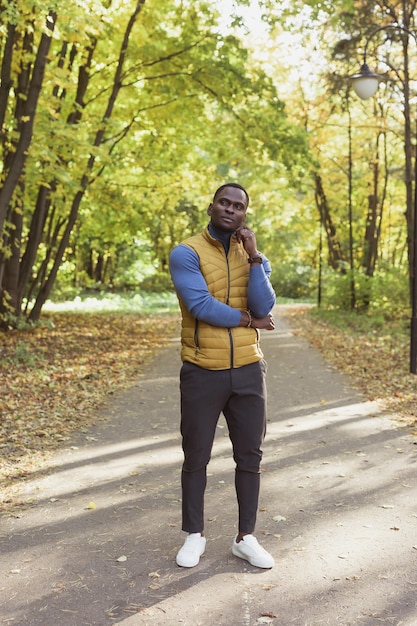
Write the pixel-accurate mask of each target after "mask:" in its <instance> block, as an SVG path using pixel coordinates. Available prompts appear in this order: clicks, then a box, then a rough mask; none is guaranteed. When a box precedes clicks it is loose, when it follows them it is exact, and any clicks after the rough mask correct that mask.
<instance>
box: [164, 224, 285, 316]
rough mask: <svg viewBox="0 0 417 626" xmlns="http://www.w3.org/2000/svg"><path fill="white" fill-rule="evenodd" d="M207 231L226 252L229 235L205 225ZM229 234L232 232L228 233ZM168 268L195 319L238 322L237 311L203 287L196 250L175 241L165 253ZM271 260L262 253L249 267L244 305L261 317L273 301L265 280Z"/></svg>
mask: <svg viewBox="0 0 417 626" xmlns="http://www.w3.org/2000/svg"><path fill="white" fill-rule="evenodd" d="M209 230H210V234H211V235H212V237H214V238H215V239H218V240H219V241H221V242H222V243H223V245H224V246H225V252H226V253H227V250H228V244H229V240H230V236H229V235H227V240H226V239H225V237H224V236H222V235H221V234H220V233H218V232H217V231H215V230H214V229H213V227H212V226H211V224H210V225H209ZM232 236H233V235H232ZM169 268H170V272H171V277H172V281H173V283H174V286H175V290H176V292H177V294H178V296H179V297H180V298H181V300H182V301H183V302H184V304H185V306H186V307H187V309H188V311H189V312H190V313H191V315H193V317H195V318H196V319H200V320H203V321H204V322H206V323H207V324H210V325H212V326H221V327H224V328H233V327H235V326H239V323H240V318H241V313H240V311H239V310H238V309H234V308H233V307H231V306H229V305H228V304H224V303H223V302H219V300H216V298H214V297H213V296H212V295H211V293H210V292H209V290H208V288H207V283H206V281H205V279H204V276H203V274H202V272H201V270H200V260H199V257H198V255H197V253H196V252H195V251H194V250H192V249H191V248H189V247H188V246H185V245H183V244H179V245H178V246H176V247H175V248H174V249H173V250H172V251H171V254H170V257H169ZM270 275H271V264H270V262H269V261H268V259H267V258H266V257H265V256H263V255H262V265H254V266H253V267H251V270H250V274H249V282H248V309H250V311H251V312H252V315H253V316H254V317H265V316H266V315H268V313H269V312H270V311H271V309H272V308H273V306H274V304H275V292H274V290H273V288H272V285H271V283H270V281H269V276H270Z"/></svg>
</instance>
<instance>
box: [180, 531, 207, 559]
mask: <svg viewBox="0 0 417 626" xmlns="http://www.w3.org/2000/svg"><path fill="white" fill-rule="evenodd" d="M205 549H206V538H205V537H202V536H201V534H200V533H190V534H189V535H188V537H187V539H186V540H185V542H184V545H183V546H182V548H181V550H179V552H178V554H177V558H176V561H177V565H179V566H180V567H195V566H196V565H198V563H199V562H200V556H201V555H202V554H204V550H205Z"/></svg>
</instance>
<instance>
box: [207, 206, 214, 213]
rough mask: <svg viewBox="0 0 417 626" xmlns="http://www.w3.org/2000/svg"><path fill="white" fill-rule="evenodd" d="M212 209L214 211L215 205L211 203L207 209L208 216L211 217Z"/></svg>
mask: <svg viewBox="0 0 417 626" xmlns="http://www.w3.org/2000/svg"><path fill="white" fill-rule="evenodd" d="M212 209H213V205H212V204H211V203H210V204H209V205H208V208H207V215H211V212H212Z"/></svg>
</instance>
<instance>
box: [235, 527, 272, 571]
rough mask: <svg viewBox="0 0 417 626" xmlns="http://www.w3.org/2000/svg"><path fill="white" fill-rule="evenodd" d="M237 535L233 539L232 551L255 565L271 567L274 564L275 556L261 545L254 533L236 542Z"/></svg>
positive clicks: (265, 567)
mask: <svg viewBox="0 0 417 626" xmlns="http://www.w3.org/2000/svg"><path fill="white" fill-rule="evenodd" d="M236 539H237V535H236V537H235V538H234V539H233V543H232V553H233V554H234V555H235V556H238V557H239V558H240V559H245V560H246V561H249V563H250V564H251V565H254V566H255V567H262V568H264V569H270V568H271V567H273V566H274V563H275V562H274V559H273V557H272V556H271V555H270V554H269V552H267V551H266V550H264V548H263V547H262V546H261V545H259V543H258V540H257V539H256V537H254V536H253V535H245V536H244V537H243V539H241V540H240V541H239V543H237V542H236Z"/></svg>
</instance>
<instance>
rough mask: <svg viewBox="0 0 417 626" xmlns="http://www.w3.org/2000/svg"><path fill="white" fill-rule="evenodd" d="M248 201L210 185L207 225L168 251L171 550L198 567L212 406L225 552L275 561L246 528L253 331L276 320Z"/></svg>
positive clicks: (254, 409) (258, 435) (255, 494)
mask: <svg viewBox="0 0 417 626" xmlns="http://www.w3.org/2000/svg"><path fill="white" fill-rule="evenodd" d="M248 204H249V196H248V194H247V192H246V190H245V189H244V188H243V187H241V186H240V185H238V184H235V183H228V184H226V185H223V186H221V187H219V189H217V191H216V192H215V194H214V197H213V201H212V203H211V204H210V205H209V207H208V210H207V213H208V215H209V216H210V223H209V225H208V227H207V228H206V229H205V230H204V231H203V232H202V233H201V234H199V235H196V236H194V237H190V238H189V239H186V240H185V241H183V242H182V243H181V244H179V245H178V246H176V247H175V248H174V249H173V250H172V252H171V254H170V271H171V276H172V280H173V283H174V286H175V289H176V292H177V295H178V299H179V304H180V308H181V313H182V330H181V359H182V361H183V364H182V368H181V375H180V391H181V434H182V447H183V452H184V463H183V467H182V475H181V485H182V530H184V531H185V532H187V533H189V534H188V536H187V538H186V540H185V543H184V545H183V547H182V548H181V549H180V551H179V552H178V554H177V557H176V562H177V564H178V565H180V566H182V567H194V566H195V565H197V564H198V563H199V561H200V556H201V555H202V554H203V553H204V550H205V546H206V538H205V536H204V492H205V488H206V469H207V464H208V462H209V460H210V455H211V451H212V446H213V440H214V435H215V430H216V426H217V422H218V419H219V416H220V413H221V412H223V414H224V416H225V419H226V422H227V425H228V429H229V437H230V440H231V442H232V447H233V458H234V460H235V463H236V471H235V487H236V495H237V501H238V509H239V526H238V533H237V535H236V536H235V538H234V539H233V543H232V553H233V554H234V555H235V556H238V557H240V558H242V559H246V560H247V561H249V563H251V564H252V565H254V566H257V567H261V568H271V567H272V566H273V565H274V559H273V558H272V556H271V555H270V554H269V553H268V552H267V551H266V550H264V549H263V548H262V547H261V546H260V545H259V543H258V541H257V540H256V538H255V537H254V536H253V532H254V530H255V522H256V514H257V509H258V499H259V486H260V464H261V458H262V450H261V445H262V441H263V438H264V436H265V428H266V387H265V374H266V363H265V361H264V359H263V354H262V351H261V349H260V346H259V331H258V329H265V330H273V329H274V327H275V324H274V319H273V317H272V314H271V309H272V308H273V306H274V304H275V293H274V291H273V289H272V286H271V284H270V282H269V276H270V273H271V266H270V264H269V261H268V260H267V259H266V258H265V256H263V255H262V254H261V253H260V252H259V251H258V249H257V247H256V238H255V234H254V232H253V231H252V230H251V229H250V228H248V227H247V226H245V224H244V222H245V217H246V211H247V208H248Z"/></svg>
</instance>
